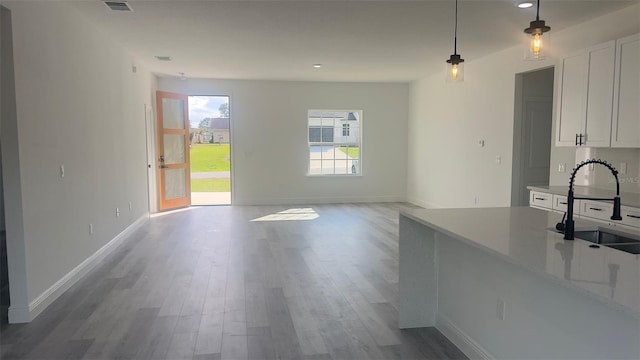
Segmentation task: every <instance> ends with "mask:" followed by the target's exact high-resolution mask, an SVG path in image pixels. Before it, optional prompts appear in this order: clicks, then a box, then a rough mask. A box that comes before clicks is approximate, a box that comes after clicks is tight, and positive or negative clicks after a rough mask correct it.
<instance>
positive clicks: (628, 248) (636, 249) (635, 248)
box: [607, 243, 640, 255]
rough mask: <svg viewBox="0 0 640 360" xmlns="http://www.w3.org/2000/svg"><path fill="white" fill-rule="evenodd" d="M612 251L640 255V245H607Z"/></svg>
mask: <svg viewBox="0 0 640 360" xmlns="http://www.w3.org/2000/svg"><path fill="white" fill-rule="evenodd" d="M607 247H610V248H612V249H618V250H622V251H624V252H628V253H630V254H636V255H637V254H640V243H636V244H619V245H618V244H616V245H607Z"/></svg>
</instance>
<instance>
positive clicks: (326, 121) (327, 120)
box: [322, 117, 335, 127]
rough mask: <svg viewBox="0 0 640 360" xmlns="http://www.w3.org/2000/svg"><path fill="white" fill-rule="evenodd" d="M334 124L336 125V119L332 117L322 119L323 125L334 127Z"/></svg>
mask: <svg viewBox="0 0 640 360" xmlns="http://www.w3.org/2000/svg"><path fill="white" fill-rule="evenodd" d="M334 125H335V120H334V119H333V118H332V117H330V118H323V119H322V126H326V127H333V126H334Z"/></svg>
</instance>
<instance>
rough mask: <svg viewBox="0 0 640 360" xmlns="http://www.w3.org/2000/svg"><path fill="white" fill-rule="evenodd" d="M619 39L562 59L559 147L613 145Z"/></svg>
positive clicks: (558, 125)
mask: <svg viewBox="0 0 640 360" xmlns="http://www.w3.org/2000/svg"><path fill="white" fill-rule="evenodd" d="M615 52H616V46H615V41H608V42H606V43H603V44H600V45H597V46H593V47H591V48H588V49H585V50H581V51H579V52H577V53H575V54H573V55H571V56H568V57H566V58H564V59H563V60H562V67H561V75H560V79H561V82H560V92H559V107H558V108H559V110H558V111H559V113H558V122H557V127H556V146H572V147H573V146H592V147H609V146H610V145H611V118H612V111H613V79H614V68H615Z"/></svg>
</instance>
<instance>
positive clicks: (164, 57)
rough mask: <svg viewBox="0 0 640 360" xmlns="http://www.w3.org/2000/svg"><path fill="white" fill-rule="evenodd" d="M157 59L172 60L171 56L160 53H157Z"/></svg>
mask: <svg viewBox="0 0 640 360" xmlns="http://www.w3.org/2000/svg"><path fill="white" fill-rule="evenodd" d="M156 59H158V60H160V61H171V56H160V55H156Z"/></svg>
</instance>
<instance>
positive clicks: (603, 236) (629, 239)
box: [574, 229, 640, 254]
mask: <svg viewBox="0 0 640 360" xmlns="http://www.w3.org/2000/svg"><path fill="white" fill-rule="evenodd" d="M574 236H575V237H576V238H577V239H582V240H586V241H590V242H592V243H596V244H600V245H604V246H607V247H610V248H612V249H616V250H621V251H624V252H628V253H630V254H640V236H634V235H631V234H624V233H617V232H613V231H610V230H604V229H597V230H576V231H575V234H574Z"/></svg>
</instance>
